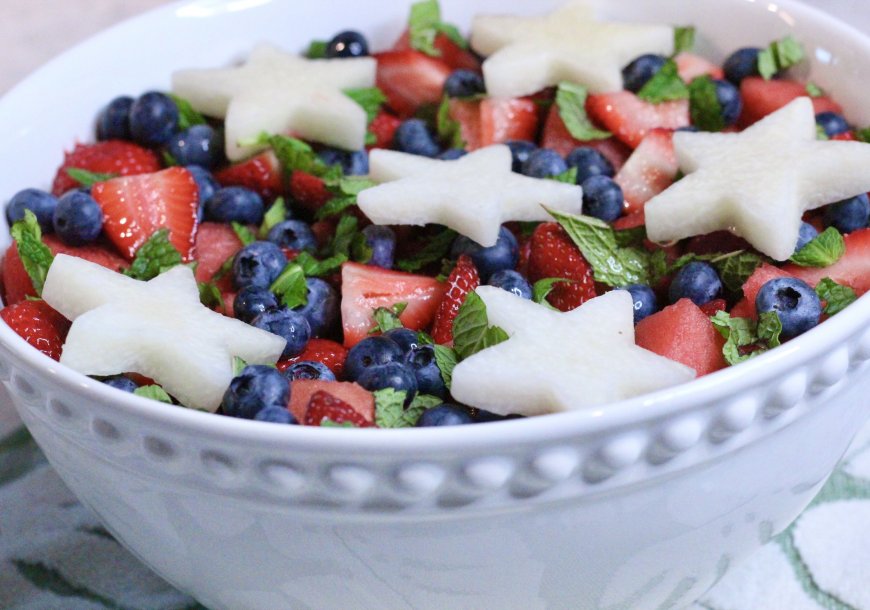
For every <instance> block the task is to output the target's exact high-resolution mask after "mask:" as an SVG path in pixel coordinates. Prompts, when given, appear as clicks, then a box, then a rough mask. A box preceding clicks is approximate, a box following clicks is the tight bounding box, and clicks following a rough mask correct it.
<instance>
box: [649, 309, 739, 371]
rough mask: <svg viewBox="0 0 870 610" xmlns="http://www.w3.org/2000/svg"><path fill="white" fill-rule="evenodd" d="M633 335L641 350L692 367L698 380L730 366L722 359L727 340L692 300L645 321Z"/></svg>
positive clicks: (664, 310) (655, 314) (663, 310)
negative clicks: (646, 350) (723, 347)
mask: <svg viewBox="0 0 870 610" xmlns="http://www.w3.org/2000/svg"><path fill="white" fill-rule="evenodd" d="M634 333H635V343H637V344H638V345H639V346H640V347H642V348H644V349H648V350H650V351H651V352H655V353H656V354H659V355H660V356H664V357H665V358H670V359H671V360H676V361H677V362H681V363H682V364H685V365H686V366H690V367H692V368H693V369H695V372H696V373H697V374H698V376H699V377H700V376H701V375H706V374H707V373H712V372H713V371H718V370H719V369H722V368H725V367H726V366H727V365H728V363H727V362H725V357H724V356H723V355H722V346H723V345H725V339H724V337H722V335H721V334H719V331H717V330H716V329H715V328H714V327H713V323H712V322H710V318H708V317H707V315H706V314H705V313H704V312H703V311H701V309H700V308H699V307H698V306H697V305H695V304H694V303H692V301H690V300H689V299H680V300H679V301H677V302H676V303H675V304H674V305H670V306H669V307H665V308H664V309H662V310H661V311H659V312H657V313H654V314H653V315H651V316H649V317H647V318H644V319H643V320H641V321H640V322H638V324H637V326H636V327H635V329H634Z"/></svg>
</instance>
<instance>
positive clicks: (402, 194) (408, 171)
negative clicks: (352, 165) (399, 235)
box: [357, 144, 583, 247]
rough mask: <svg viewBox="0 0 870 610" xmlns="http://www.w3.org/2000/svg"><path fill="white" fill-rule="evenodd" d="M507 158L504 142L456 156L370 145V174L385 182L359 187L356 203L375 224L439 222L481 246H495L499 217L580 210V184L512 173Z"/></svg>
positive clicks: (518, 217) (530, 217) (537, 216)
mask: <svg viewBox="0 0 870 610" xmlns="http://www.w3.org/2000/svg"><path fill="white" fill-rule="evenodd" d="M511 163H512V160H511V151H510V149H509V148H508V147H507V146H505V145H503V144H495V145H493V146H487V147H485V148H481V149H479V150H476V151H474V152H472V153H469V154H467V155H465V156H464V157H461V158H459V159H456V160H455V161H440V160H437V159H428V158H426V157H421V156H419V155H410V154H407V153H400V152H395V151H391V150H383V149H375V150H373V151H372V152H371V154H370V155H369V177H371V178H372V179H373V180H375V181H376V182H381V183H384V184H379V185H377V186H374V187H371V188H368V189H365V190H364V191H362V192H361V193H360V194H359V196H358V197H357V203H358V204H359V207H360V209H361V210H362V211H363V212H364V213H365V215H366V216H368V217H369V218H370V219H371V220H372V222H374V223H376V224H384V225H424V224H426V223H437V224H443V225H447V226H448V227H450V228H451V229H454V230H456V231H458V232H459V233H461V234H462V235H465V236H466V237H470V238H471V239H473V240H474V241H476V242H477V243H479V244H481V245H482V246H485V247H488V246H493V245H495V242H496V240H497V239H498V231H499V227H501V225H502V223H504V222H507V221H509V220H549V219H550V216H549V214H547V211H546V210H545V209H544V207H543V206H547V207H549V208H553V209H554V210H559V211H563V212H570V213H572V214H577V213H579V212H580V209H581V207H582V205H583V189H581V188H580V187H579V186H576V185H573V184H565V183H562V182H558V181H556V180H543V179H538V178H529V177H528V176H523V175H521V174H517V173H515V172H512V171H511Z"/></svg>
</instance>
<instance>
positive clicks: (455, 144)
mask: <svg viewBox="0 0 870 610" xmlns="http://www.w3.org/2000/svg"><path fill="white" fill-rule="evenodd" d="M435 127H436V130H437V132H438V138H439V139H440V140H441V141H442V142H446V143H447V147H448V148H465V140H463V139H462V125H460V123H459V121H457V120H455V119H454V118H453V117H451V116H450V98H449V97H447V96H446V95H445V96H444V98H443V99H442V100H441V103H440V104H439V105H438V112H437V114H436V115H435Z"/></svg>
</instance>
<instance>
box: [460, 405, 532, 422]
mask: <svg viewBox="0 0 870 610" xmlns="http://www.w3.org/2000/svg"><path fill="white" fill-rule="evenodd" d="M469 415H471V418H472V419H473V420H474V423H476V424H483V423H486V422H491V421H506V420H508V419H519V418H521V417H522V415H498V414H497V413H492V412H490V411H487V410H485V409H474V410H473V411H472V412H471V413H469Z"/></svg>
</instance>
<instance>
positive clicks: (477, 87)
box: [444, 70, 486, 97]
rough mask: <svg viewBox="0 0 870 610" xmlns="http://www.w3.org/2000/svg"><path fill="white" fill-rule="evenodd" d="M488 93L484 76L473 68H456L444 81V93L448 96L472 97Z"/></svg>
mask: <svg viewBox="0 0 870 610" xmlns="http://www.w3.org/2000/svg"><path fill="white" fill-rule="evenodd" d="M479 93H486V85H484V84H483V77H482V76H481V75H480V74H478V73H477V72H474V71H472V70H454V71H453V72H451V73H450V76H448V77H447V80H445V81H444V94H445V95H447V96H448V97H471V96H472V95H477V94H479Z"/></svg>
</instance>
